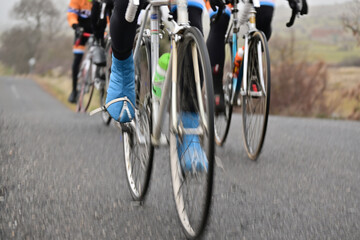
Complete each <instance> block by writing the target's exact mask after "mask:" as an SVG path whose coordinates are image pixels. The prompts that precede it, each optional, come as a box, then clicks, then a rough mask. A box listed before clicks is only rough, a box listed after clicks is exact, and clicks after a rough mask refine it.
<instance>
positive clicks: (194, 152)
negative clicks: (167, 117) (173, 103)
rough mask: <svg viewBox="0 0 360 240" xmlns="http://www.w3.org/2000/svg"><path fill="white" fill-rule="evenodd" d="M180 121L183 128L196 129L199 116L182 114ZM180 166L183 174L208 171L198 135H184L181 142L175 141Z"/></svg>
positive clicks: (188, 113)
mask: <svg viewBox="0 0 360 240" xmlns="http://www.w3.org/2000/svg"><path fill="white" fill-rule="evenodd" d="M180 118H181V121H182V123H183V126H184V128H197V127H198V126H199V115H198V114H196V113H191V112H187V113H182V115H181V117H180ZM177 146H178V156H179V161H180V165H181V167H182V169H183V171H184V172H189V171H191V172H192V171H194V170H195V169H196V171H199V172H203V171H207V169H208V161H207V157H206V154H205V152H204V150H203V149H202V147H201V144H200V139H199V136H198V135H184V136H183V139H182V141H179V140H178V141H177Z"/></svg>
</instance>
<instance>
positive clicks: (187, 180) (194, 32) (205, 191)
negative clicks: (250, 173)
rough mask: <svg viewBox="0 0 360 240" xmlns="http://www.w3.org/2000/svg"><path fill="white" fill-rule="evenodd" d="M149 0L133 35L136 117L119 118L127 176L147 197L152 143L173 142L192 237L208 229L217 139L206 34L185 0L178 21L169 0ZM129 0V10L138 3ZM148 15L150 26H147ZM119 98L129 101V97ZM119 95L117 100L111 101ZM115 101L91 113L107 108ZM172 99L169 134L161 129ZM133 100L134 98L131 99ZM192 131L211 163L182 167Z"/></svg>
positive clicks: (185, 223) (178, 190)
mask: <svg viewBox="0 0 360 240" xmlns="http://www.w3.org/2000/svg"><path fill="white" fill-rule="evenodd" d="M148 3H149V4H148V6H147V7H146V9H145V13H144V16H145V17H144V18H143V19H144V20H143V21H142V24H141V27H140V30H139V31H138V33H137V35H136V37H135V46H134V56H133V57H134V63H135V91H136V104H135V118H134V119H133V120H132V121H131V122H130V123H125V124H119V126H120V127H121V129H122V134H123V147H124V161H125V166H126V176H127V180H128V185H129V189H130V193H131V195H132V197H133V199H134V200H137V201H143V200H144V197H145V194H146V192H147V189H148V185H149V181H150V174H151V169H152V161H153V154H154V147H159V146H163V145H168V144H169V145H170V166H171V179H172V185H173V193H174V200H175V203H176V209H177V213H178V216H179V219H180V222H181V224H182V227H183V229H184V232H185V235H186V236H187V237H188V238H191V239H193V238H196V237H198V236H199V235H200V234H201V233H202V232H203V230H204V227H205V225H206V221H207V218H208V214H209V209H210V203H211V196H212V184H213V172H214V151H215V150H214V147H215V143H214V96H213V86H212V75H211V67H210V59H209V56H208V53H207V48H206V45H205V42H204V39H203V36H202V34H201V33H200V31H199V30H198V29H196V28H193V27H191V26H189V24H188V15H187V0H178V1H177V11H178V21H177V22H176V21H174V20H173V17H172V15H171V14H170V13H169V9H168V4H169V1H164V0H161V1H160V0H150V1H148ZM131 4H133V3H132V2H130V3H129V6H128V9H127V10H129V9H131V7H133V6H134V5H131ZM150 11H151V19H150V20H149V19H148V15H149V12H150ZM135 12H136V10H135ZM134 15H135V14H134ZM160 16H161V17H160ZM149 21H150V27H151V29H145V26H147V23H148V22H149ZM165 32H166V33H167V35H168V36H169V38H170V39H171V52H170V61H169V65H168V66H169V67H168V69H167V71H166V74H165V80H164V83H163V89H162V94H161V99H160V100H156V98H155V96H154V94H153V92H152V86H153V84H154V78H155V71H156V67H157V63H158V59H159V44H160V38H161V37H162V36H164V35H163V33H165ZM120 100H121V101H127V99H126V98H123V99H120ZM116 101H119V100H116V99H115V100H113V101H112V102H116ZM112 102H109V103H108V104H106V105H105V106H104V107H102V108H101V109H98V110H96V111H93V112H92V114H95V113H96V112H99V111H106V108H107V107H108V106H109V105H111V104H112ZM168 102H169V104H170V112H169V115H170V116H169V119H170V121H169V133H168V134H169V136H167V134H166V133H165V132H163V131H162V126H163V122H164V117H165V110H166V109H167V103H168ZM184 102H186V103H187V104H185V103H184ZM129 104H132V103H131V102H130V101H129ZM184 106H187V107H189V108H192V110H191V111H192V112H196V114H194V115H192V116H193V119H191V120H193V121H192V122H191V123H190V124H189V123H188V122H185V121H184V118H182V116H183V115H185V114H187V113H188V112H187V111H188V109H185V107H184ZM191 136H196V138H198V139H199V140H200V141H199V142H197V143H196V144H200V145H201V148H202V149H203V153H204V154H205V157H206V159H205V161H206V160H207V164H205V163H204V164H205V165H204V166H203V168H202V169H201V167H199V168H198V165H197V164H194V163H193V162H192V163H191V166H187V167H189V168H187V167H186V166H185V167H184V165H186V164H184V163H183V161H184V160H183V158H184V155H181V154H179V151H178V150H179V149H181V148H182V147H183V145H184V141H185V139H186V138H188V137H191ZM187 150H189V149H185V151H184V154H187ZM189 151H190V150H189ZM189 154H192V153H189ZM190 156H191V157H194V156H193V155H190ZM206 165H207V166H206Z"/></svg>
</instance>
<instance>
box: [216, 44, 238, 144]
mask: <svg viewBox="0 0 360 240" xmlns="http://www.w3.org/2000/svg"><path fill="white" fill-rule="evenodd" d="M233 68H234V63H233V54H232V41H230V39H227V41H226V43H225V62H224V70H223V71H224V74H223V80H222V83H223V90H224V101H225V112H224V113H219V114H216V113H215V142H216V144H217V145H218V146H222V145H223V144H224V143H225V140H226V137H227V135H228V133H229V129H230V123H231V116H232V110H233V105H232V103H231V94H232V90H233Z"/></svg>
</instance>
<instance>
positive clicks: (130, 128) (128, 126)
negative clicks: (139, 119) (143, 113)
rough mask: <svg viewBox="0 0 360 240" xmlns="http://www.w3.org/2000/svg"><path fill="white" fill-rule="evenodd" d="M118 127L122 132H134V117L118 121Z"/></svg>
mask: <svg viewBox="0 0 360 240" xmlns="http://www.w3.org/2000/svg"><path fill="white" fill-rule="evenodd" d="M120 128H121V130H122V131H123V132H127V133H131V132H134V130H135V128H136V126H135V121H134V119H133V120H131V122H126V123H120Z"/></svg>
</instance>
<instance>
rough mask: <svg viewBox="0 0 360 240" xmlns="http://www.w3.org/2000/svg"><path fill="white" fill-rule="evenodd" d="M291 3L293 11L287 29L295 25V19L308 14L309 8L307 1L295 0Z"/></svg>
mask: <svg viewBox="0 0 360 240" xmlns="http://www.w3.org/2000/svg"><path fill="white" fill-rule="evenodd" d="M288 1H289V5H290V8H291V9H292V13H291V17H290V20H289V22H288V23H286V26H287V27H291V26H292V25H294V22H295V18H296V17H297V16H299V14H300V15H304V14H307V13H308V6H307V3H306V0H293V1H290V0H288Z"/></svg>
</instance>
